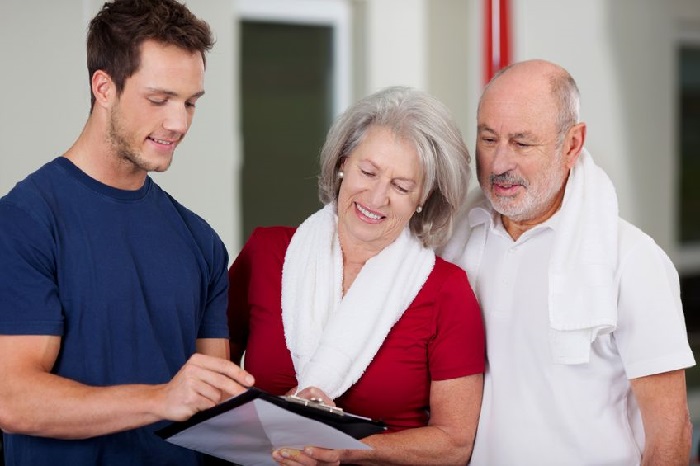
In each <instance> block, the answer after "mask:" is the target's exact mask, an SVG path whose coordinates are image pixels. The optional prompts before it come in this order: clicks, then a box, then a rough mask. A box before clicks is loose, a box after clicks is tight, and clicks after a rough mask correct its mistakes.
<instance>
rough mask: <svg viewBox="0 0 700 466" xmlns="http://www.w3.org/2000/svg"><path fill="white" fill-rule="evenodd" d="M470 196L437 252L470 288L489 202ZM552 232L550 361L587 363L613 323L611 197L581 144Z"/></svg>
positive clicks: (614, 222)
mask: <svg viewBox="0 0 700 466" xmlns="http://www.w3.org/2000/svg"><path fill="white" fill-rule="evenodd" d="M474 194H475V193H474V192H473V193H472V195H471V198H470V199H469V200H468V203H467V206H466V207H465V209H464V210H463V211H462V214H461V215H460V218H459V220H458V221H457V222H456V223H455V229H454V232H453V234H452V238H451V239H450V241H449V243H448V244H447V246H446V247H445V248H444V249H443V251H442V253H441V254H440V255H441V256H442V257H444V258H445V259H447V260H449V261H451V262H454V263H456V264H458V265H459V266H460V267H462V268H464V269H465V270H466V271H467V275H468V276H469V281H470V283H471V284H472V287H473V288H474V290H475V292H477V297H478V289H479V268H480V266H481V259H482V257H483V252H484V247H485V246H486V239H487V230H488V224H489V220H488V219H489V218H490V216H491V215H492V213H493V208H492V207H491V205H490V203H489V202H488V200H487V199H486V198H485V197H484V195H483V194H482V193H481V190H477V192H476V195H474ZM557 215H558V216H559V221H558V222H557V227H556V231H555V239H554V243H553V246H552V255H551V259H550V268H549V295H548V301H549V304H548V306H549V322H550V347H551V350H552V357H553V360H554V362H556V363H558V364H582V363H586V362H588V361H589V358H590V346H591V342H593V340H595V339H596V337H597V336H598V335H601V334H605V333H610V332H612V331H614V330H615V328H616V327H617V289H616V288H615V286H616V285H615V271H616V267H617V257H618V252H617V229H618V208H617V194H616V193H615V188H614V187H613V184H612V182H611V181H610V179H609V178H608V176H607V175H606V174H605V172H604V171H603V170H602V169H601V168H600V167H598V166H597V165H596V164H595V162H594V161H593V158H592V157H591V155H590V154H589V153H588V151H586V150H585V149H584V150H583V152H582V153H581V155H580V156H579V159H578V160H577V161H576V164H575V165H574V167H573V168H572V169H571V173H570V176H569V180H568V182H567V185H566V193H565V195H564V200H563V202H562V206H561V209H560V210H559V212H558V213H557Z"/></svg>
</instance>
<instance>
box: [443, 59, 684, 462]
mask: <svg viewBox="0 0 700 466" xmlns="http://www.w3.org/2000/svg"><path fill="white" fill-rule="evenodd" d="M578 106H579V94H578V89H577V86H576V83H575V82H574V80H573V78H571V76H570V75H569V73H567V72H566V71H565V70H564V69H562V68H561V67H559V66H557V65H555V64H552V63H548V62H545V61H542V60H532V61H527V62H522V63H518V64H515V65H512V66H511V67H509V68H507V69H505V70H503V71H502V72H501V73H500V74H498V75H497V76H496V77H494V79H493V80H492V81H491V83H490V84H489V85H488V86H487V87H486V89H485V90H484V93H483V94H482V97H481V100H480V102H479V109H478V115H477V120H478V122H477V124H478V126H477V142H476V161H477V172H478V175H479V182H480V185H481V191H482V192H483V195H484V198H482V199H481V201H477V202H476V203H475V204H472V205H471V209H470V210H469V211H468V214H467V215H466V216H465V217H464V219H463V221H462V223H460V226H459V227H458V228H456V231H455V232H454V234H453V237H452V239H451V241H450V244H449V245H448V247H447V248H446V249H445V250H444V251H443V256H445V257H446V258H448V259H450V260H452V261H454V262H456V263H458V264H459V265H461V266H462V267H464V268H465V269H466V270H467V273H468V275H469V278H470V282H471V284H472V286H473V287H474V289H475V292H476V296H477V299H478V300H479V302H480V304H481V307H482V310H483V312H484V318H485V326H486V342H487V359H488V367H487V370H486V374H485V386H484V398H483V403H482V408H481V416H480V419H479V427H478V430H477V435H476V442H475V446H474V452H473V456H472V463H471V464H473V465H506V464H508V465H510V464H522V465H531V464H537V465H550V464H551V465H563V464H565V465H568V466H571V465H602V464H609V465H613V464H615V465H618V464H619V465H637V464H643V465H652V464H654V465H655V464H669V465H670V464H673V465H681V464H688V455H689V451H690V441H691V430H692V427H691V425H690V422H689V416H688V407H687V400H686V389H685V375H684V369H685V368H687V367H689V366H692V365H694V364H695V362H694V359H693V354H692V352H691V350H690V347H689V345H688V340H687V334H686V330H685V324H684V319H683V310H682V307H681V302H680V293H679V288H678V274H677V272H676V270H675V269H674V267H673V264H672V263H671V261H670V260H669V259H668V257H667V256H666V254H665V253H664V252H663V251H662V250H661V249H660V248H659V247H658V246H657V245H656V244H655V243H654V241H653V240H652V239H651V238H650V237H649V236H647V235H645V234H644V233H642V232H641V231H640V230H639V229H637V228H635V227H634V226H632V225H630V224H629V223H627V222H625V221H624V220H622V219H620V218H619V217H618V211H617V197H616V194H615V190H614V188H613V186H612V184H611V182H610V180H609V179H608V177H607V176H606V175H605V173H603V171H602V170H601V169H600V168H599V167H597V166H596V165H595V164H594V162H593V160H592V158H591V156H590V155H589V154H588V153H587V152H586V151H585V150H584V149H583V146H584V140H585V136H586V126H585V124H584V123H581V122H579V120H578V118H579V115H578Z"/></svg>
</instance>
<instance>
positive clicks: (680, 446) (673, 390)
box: [630, 370, 693, 466]
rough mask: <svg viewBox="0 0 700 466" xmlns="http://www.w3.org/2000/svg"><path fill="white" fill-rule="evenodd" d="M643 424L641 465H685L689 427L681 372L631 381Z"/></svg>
mask: <svg viewBox="0 0 700 466" xmlns="http://www.w3.org/2000/svg"><path fill="white" fill-rule="evenodd" d="M630 382H631V385H632V391H633V392H634V395H635V397H636V398H637V402H638V403H639V408H640V410H641V413H642V422H643V423H644V433H645V436H646V443H645V447H644V452H643V453H642V466H656V465H664V466H666V465H683V466H685V465H687V464H688V463H689V457H690V446H691V442H692V436H693V426H692V424H691V423H690V416H689V413H688V397H687V392H686V386H685V371H683V370H677V371H671V372H664V373H662V374H654V375H648V376H645V377H639V378H637V379H632V380H631V381H630Z"/></svg>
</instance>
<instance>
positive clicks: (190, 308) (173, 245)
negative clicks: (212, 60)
mask: <svg viewBox="0 0 700 466" xmlns="http://www.w3.org/2000/svg"><path fill="white" fill-rule="evenodd" d="M212 45H213V40H212V36H211V32H210V30H209V27H208V25H207V24H206V23H205V22H204V21H201V20H199V19H197V18H196V17H195V16H194V15H193V14H192V13H191V12H190V11H189V10H188V9H187V8H186V7H185V6H184V5H183V4H181V3H179V2H177V1H175V0H115V1H113V2H108V3H105V5H104V6H103V7H102V9H101V11H100V12H99V13H98V14H97V16H96V17H95V18H94V19H93V20H92V22H91V23H90V27H89V31H88V40H87V48H88V50H87V57H88V72H89V75H90V85H91V91H92V108H91V112H90V115H89V117H88V120H87V123H86V125H85V127H84V129H83V131H82V133H81V134H80V136H79V137H78V139H77V140H76V142H75V144H74V145H73V146H72V147H71V148H70V149H69V150H68V151H67V152H66V153H65V154H64V155H63V156H62V157H58V158H56V159H55V160H53V161H51V162H49V163H47V164H46V165H45V166H43V167H42V168H40V169H39V170H37V171H36V172H34V173H33V174H31V175H29V176H28V177H27V178H26V179H25V180H24V181H21V182H20V183H19V184H18V185H17V186H16V187H15V188H14V189H13V190H12V191H11V192H10V193H8V194H7V195H6V196H5V197H3V198H2V199H1V200H0V354H2V357H1V358H0V373H1V374H2V377H1V378H0V428H2V429H3V431H4V432H5V435H4V448H5V456H6V462H7V464H8V465H10V466H12V465H48V464H51V465H58V464H66V465H72V466H76V465H97V464H99V465H119V466H124V465H132V466H134V465H152V464H178V465H180V464H182V465H190V464H192V465H195V464H200V463H201V457H200V456H199V455H198V454H196V453H194V452H192V451H189V450H185V449H182V448H179V447H176V446H174V445H171V444H169V443H167V442H165V441H163V440H161V439H159V438H158V437H157V436H156V435H154V433H153V432H154V430H156V429H157V428H158V427H160V426H161V425H162V423H159V422H158V421H164V420H182V419H186V418H188V417H190V416H191V415H192V414H194V413H195V412H197V411H200V410H202V409H205V408H208V407H210V406H213V405H215V404H216V403H218V402H219V401H221V400H222V399H223V398H225V397H228V396H230V395H232V394H237V393H240V392H241V391H242V390H243V389H244V388H243V386H244V385H250V384H252V383H253V380H252V377H251V376H250V375H249V374H247V373H246V372H245V371H243V370H241V369H240V368H239V367H238V366H236V365H235V364H233V363H231V362H230V361H228V357H229V351H228V328H227V323H226V315H225V314H226V300H227V289H228V284H227V275H226V273H227V266H228V256H227V253H226V250H225V247H224V245H223V243H222V242H221V240H220V239H219V237H218V236H217V234H216V233H215V232H214V231H213V230H212V228H211V227H210V226H209V225H208V224H207V223H206V222H205V221H204V220H202V219H201V218H199V217H198V216H196V215H195V214H193V213H192V212H190V211H189V210H187V209H186V208H184V207H183V206H182V205H180V204H179V203H178V202H177V201H175V200H174V199H173V198H172V197H170V196H169V195H168V194H167V193H165V192H164V191H163V190H161V188H160V187H159V186H158V185H156V184H155V183H154V182H153V180H152V179H151V178H150V177H149V176H148V172H150V171H165V170H167V168H168V167H169V165H170V163H171V161H172V157H173V153H174V150H175V148H176V147H177V145H178V144H179V143H180V142H181V141H182V139H183V137H184V136H185V134H186V133H187V130H188V129H189V127H190V124H191V122H192V117H193V115H194V109H195V104H196V102H197V100H198V99H199V98H200V97H201V96H202V95H203V94H204V70H205V53H206V52H207V51H208V50H209V49H210V48H211V46H212Z"/></svg>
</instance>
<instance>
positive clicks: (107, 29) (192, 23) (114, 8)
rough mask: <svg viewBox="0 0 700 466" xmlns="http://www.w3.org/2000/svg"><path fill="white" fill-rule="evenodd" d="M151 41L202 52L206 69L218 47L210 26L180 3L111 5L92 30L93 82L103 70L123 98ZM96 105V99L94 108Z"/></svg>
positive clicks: (156, 0)
mask: <svg viewBox="0 0 700 466" xmlns="http://www.w3.org/2000/svg"><path fill="white" fill-rule="evenodd" d="M147 40H154V41H157V42H160V43H161V44H167V45H174V46H176V47H179V48H181V49H183V50H187V51H189V52H200V53H201V54H202V60H203V61H204V63H205V65H206V57H205V53H206V52H207V51H209V50H210V49H211V48H212V47H213V45H214V38H213V36H212V33H211V29H210V28H209V25H208V24H207V23H206V22H205V21H203V20H201V19H198V18H197V17H196V16H195V15H194V14H192V12H191V11H190V10H189V9H188V8H187V7H186V6H185V5H184V4H182V3H180V2H178V1H176V0H114V1H109V2H106V3H105V4H104V5H103V6H102V9H101V10H100V11H99V12H98V13H97V15H96V16H95V17H94V18H93V19H92V21H91V22H90V25H89V27H88V35H87V67H88V76H89V79H92V75H93V74H94V73H95V71H97V70H102V71H104V72H105V73H107V74H109V75H110V77H111V78H112V80H113V81H114V83H115V85H116V88H117V94H121V93H122V91H123V90H124V85H125V83H126V80H127V78H129V77H130V76H132V75H133V74H134V73H136V71H137V70H138V69H139V66H140V65H141V45H142V44H143V43H144V41H147ZM94 103H95V96H94V95H93V96H92V99H91V102H90V106H91V107H92V105H94Z"/></svg>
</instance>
